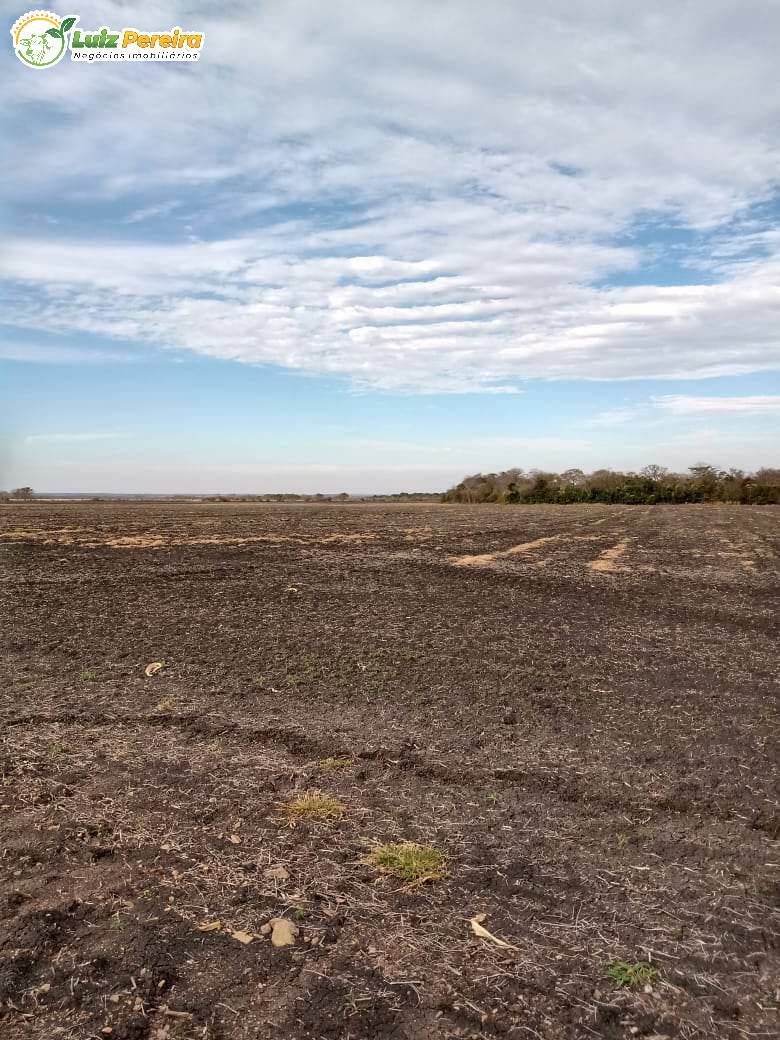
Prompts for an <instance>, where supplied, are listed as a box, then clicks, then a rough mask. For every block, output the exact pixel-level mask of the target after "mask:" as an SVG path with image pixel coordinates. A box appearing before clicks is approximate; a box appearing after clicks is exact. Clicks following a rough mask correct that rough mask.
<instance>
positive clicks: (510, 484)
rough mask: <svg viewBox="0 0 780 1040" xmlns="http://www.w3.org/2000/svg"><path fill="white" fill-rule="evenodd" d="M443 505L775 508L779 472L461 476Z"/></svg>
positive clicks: (655, 469)
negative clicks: (720, 504) (738, 505)
mask: <svg viewBox="0 0 780 1040" xmlns="http://www.w3.org/2000/svg"><path fill="white" fill-rule="evenodd" d="M442 501H444V502H507V503H510V504H515V503H533V502H547V503H551V504H558V505H566V504H568V503H575V502H583V503H584V502H600V503H616V504H617V503H621V504H625V505H653V504H656V503H664V502H666V503H683V502H741V503H743V504H746V505H777V504H780V469H769V468H763V469H758V470H756V472H755V473H752V474H746V473H744V472H743V471H742V470H738V469H730V470H728V471H724V470H718V469H716V468H715V467H714V466H710V465H707V464H706V463H698V464H697V465H695V466H691V467H690V469H689V470H688V472H687V473H684V474H681V473H670V472H669V471H668V470H667V469H665V468H664V467H663V466H654V465H653V466H645V467H644V469H642V470H640V471H639V473H633V472H632V473H620V472H616V471H615V470H609V469H598V470H595V471H594V472H593V473H583V471H582V470H580V469H567V470H565V471H564V472H563V473H546V472H544V471H542V470H530V471H529V472H525V471H524V470H522V469H508V470H504V471H503V472H502V473H487V474H485V473H476V474H474V475H473V476H469V477H464V478H463V480H462V481H461V482H460V483H459V484H457V485H456V486H455V487H453V488H450V490H449V491H446V492H445V493H444V495H443V496H442Z"/></svg>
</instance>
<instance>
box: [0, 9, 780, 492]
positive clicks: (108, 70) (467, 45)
mask: <svg viewBox="0 0 780 1040" xmlns="http://www.w3.org/2000/svg"><path fill="white" fill-rule="evenodd" d="M59 2H60V0H58V4H59ZM0 8H1V9H2V12H3V14H4V20H5V22H6V23H7V29H10V27H11V25H12V24H13V22H14V21H15V20H16V19H17V18H18V17H19V16H20V15H21V14H23V13H24V12H23V9H22V8H21V7H18V8H16V7H11V6H10V5H9V4H8V3H7V0H0ZM55 13H57V14H58V15H59V16H60V17H63V18H64V17H66V16H68V15H77V16H78V19H79V21H78V23H77V26H80V27H81V28H82V31H84V30H86V31H89V30H90V29H93V28H94V29H97V28H100V27H102V26H108V27H109V28H111V29H113V30H119V29H121V28H124V27H125V26H132V27H134V28H137V29H139V30H140V31H148V32H150V33H151V32H166V31H169V30H170V29H172V28H173V27H174V26H179V27H181V28H183V29H188V30H189V31H192V32H203V33H205V41H204V45H203V50H202V54H201V58H200V61H199V62H197V63H189V64H186V65H185V64H181V63H176V64H171V63H168V64H163V63H160V64H157V65H151V66H150V65H149V64H148V63H147V64H145V65H143V66H140V67H132V68H131V67H126V66H122V67H119V66H118V65H117V64H115V63H113V64H109V63H105V64H101V63H98V62H95V63H89V64H87V63H71V62H70V61H69V60H67V59H66V60H64V61H62V62H60V64H58V65H56V66H54V67H52V68H50V69H44V70H31V69H29V68H27V67H25V66H23V65H22V64H21V63H20V62H19V61H18V60H17V58H16V57H15V55H14V53H13V48H12V46H11V37H10V35H6V40H5V42H4V44H3V45H2V46H3V47H4V49H3V51H2V57H1V58H0V96H2V97H3V99H4V103H3V105H2V111H1V112H0V121H1V122H2V127H0V130H1V131H2V138H0V139H2V141H3V149H2V177H1V178H0V488H1V487H13V486H18V485H23V484H25V485H32V486H33V487H34V488H35V489H36V490H41V491H69V492H77V491H92V492H121V491H126V492H155V493H164V492H198V493H208V492H230V491H233V492H278V491H291V492H340V491H347V492H350V493H374V492H395V491H401V490H409V491H422V490H441V489H443V488H446V487H448V486H451V485H452V484H454V483H456V482H457V481H458V480H459V479H460V478H461V477H462V476H463V475H465V474H466V473H473V472H476V471H484V472H492V471H496V470H500V469H504V468H508V467H510V466H522V467H524V468H526V469H530V468H534V467H538V468H541V469H553V470H555V469H566V468H569V467H572V466H578V467H581V468H583V469H586V470H589V469H594V468H600V467H612V468H616V469H635V468H639V467H641V466H643V465H645V464H646V463H659V464H662V465H667V466H669V467H671V468H673V469H684V468H685V467H687V466H689V465H691V464H694V463H697V462H701V461H705V462H710V463H713V464H715V465H717V466H721V467H724V468H727V467H731V466H734V467H738V468H743V469H748V470H752V469H755V468H757V467H759V466H765V465H778V463H779V462H780V458H779V456H780V453H779V452H778V445H779V444H780V81H779V78H778V71H777V53H778V41H780V4H779V3H777V2H776V0H741V2H740V3H738V4H737V3H734V0H674V2H671V0H655V2H654V3H652V4H648V5H642V6H640V5H635V4H626V3H625V0H590V2H589V3H587V4H583V3H581V2H578V0H545V3H544V4H539V3H537V2H536V0H534V2H531V0H513V2H512V3H509V2H507V0H500V2H494V0H483V2H481V3H480V4H475V3H474V2H473V0H446V2H444V0H414V2H411V0H393V2H392V3H387V2H385V0H361V2H358V0H330V2H328V3H322V2H321V0H319V2H309V0H268V2H257V0H255V2H253V3H240V2H239V3H234V4H231V5H225V6H224V8H223V7H222V5H216V4H205V3H204V4H198V3H173V4H168V5H166V4H159V3H154V4H145V3H118V2H107V3H97V4H81V3H77V4H75V5H74V8H73V9H71V8H68V9H67V10H65V9H64V8H62V9H61V8H59V7H57V9H56V12H55Z"/></svg>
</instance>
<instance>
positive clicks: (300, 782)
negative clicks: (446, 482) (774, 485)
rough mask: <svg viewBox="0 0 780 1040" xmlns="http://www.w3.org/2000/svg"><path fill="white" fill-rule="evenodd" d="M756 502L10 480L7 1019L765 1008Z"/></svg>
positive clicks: (113, 1039)
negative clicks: (77, 497)
mask: <svg viewBox="0 0 780 1040" xmlns="http://www.w3.org/2000/svg"><path fill="white" fill-rule="evenodd" d="M779 518H780V512H779V511H778V509H777V508H772V507H763V508H762V507H739V506H734V507H731V506H714V505H712V506H677V507H665V506H654V507H628V506H611V507H609V506H605V507H600V506H567V507H560V506H526V507H521V506H515V507H511V506H509V507H508V506H448V505H438V504H437V505H347V506H340V505H328V506H312V505H258V504H240V503H226V504H195V503H175V504H165V503H156V502H155V503H122V504H107V503H103V504H100V503H95V504H90V503H83V502H78V503H67V502H65V503H63V502H57V503H48V504H44V503H30V504H18V505H6V506H0V594H1V595H2V630H1V632H0V638H1V639H2V658H1V660H0V678H1V679H2V682H1V683H0V693H1V696H0V733H1V735H2V748H1V751H2V763H1V764H2V770H1V772H0V777H1V779H2V791H0V803H2V805H0V827H1V828H2V835H1V838H2V840H1V841H0V919H1V920H2V927H1V928H0V1037H2V1040H17V1038H24V1040H55V1038H56V1040H59V1038H64V1040H87V1038H106V1040H196V1038H197V1040H204V1038H205V1040H239V1038H240V1040H250V1038H251V1040H259V1038H266V1037H269V1038H270V1037H274V1038H277V1040H323V1038H324V1040H369V1038H372V1040H374V1038H392V1040H445V1038H456V1037H457V1038H493V1037H506V1038H511V1040H520V1038H528V1037H531V1038H533V1037H537V1038H543V1040H557V1038H562V1037H565V1038H583V1040H584V1038H587V1037H593V1036H596V1037H606V1038H613V1040H616V1038H624V1037H625V1038H630V1037H635V1036H639V1037H648V1038H649V1037H652V1038H655V1040H661V1038H663V1037H669V1038H672V1037H683V1038H689V1040H695V1038H697V1037H711V1038H715V1037H718V1038H729V1040H742V1038H753V1037H756V1038H768V1037H770V1036H773V1035H776V1030H777V1028H778V1016H779V1015H780V1011H778V1004H779V1003H780V993H779V992H778V975H779V973H780V972H779V969H780V958H779V957H778V949H777V935H778V929H777V927H776V926H777V917H776V916H775V909H776V906H777V896H778V888H777V876H778V865H779V864H780V847H779V846H778V841H777V839H778V838H779V837H780V815H779V814H778V804H777V800H776V799H777V790H776V780H777V744H776V734H777V732H778V726H777V722H778V717H777V711H776V706H777V699H776V698H777V682H776V677H777V641H776V629H777V607H778V595H777V593H778V544H779V541H780V540H779V539H778V526H779V525H778V519H779ZM151 662H162V663H163V665H164V667H163V668H162V669H161V670H159V671H158V672H157V673H156V674H154V675H151V676H149V677H147V676H146V675H145V674H144V669H145V666H146V665H148V664H149V663H151ZM311 791H315V792H322V793H323V794H324V795H326V796H327V797H328V799H329V801H327V802H324V803H322V804H323V805H326V806H330V809H329V810H328V811H327V813H326V812H325V810H323V813H324V815H323V817H322V818H319V817H317V816H310V815H307V811H308V809H307V805H308V803H304V805H303V807H301V806H298V809H300V810H301V811H300V812H296V810H295V808H294V807H291V806H292V803H294V800H295V799H297V798H298V797H300V796H302V795H305V794H306V793H307V792H311ZM398 842H413V843H418V844H423V845H425V846H429V847H430V848H432V849H434V850H436V851H438V852H439V853H441V854H442V855H443V857H444V864H443V869H441V870H438V869H436V868H432V867H430V865H429V866H427V867H426V870H427V871H428V873H427V874H426V873H423V876H422V877H421V878H419V879H418V880H416V881H415V880H411V881H410V880H409V879H406V880H401V879H397V878H394V877H392V876H391V875H388V874H386V873H383V872H382V870H381V868H380V866H379V865H377V862H376V860H377V858H378V857H377V856H376V852H377V848H378V847H379V846H381V845H386V844H392V843H398ZM372 854H374V855H373V859H374V860H375V861H372ZM432 862H433V861H432ZM440 866H441V864H440ZM439 875H441V876H439ZM476 915H484V918H480V919H479V920H478V925H480V926H481V927H482V928H484V929H487V930H488V932H489V933H490V934H492V935H493V936H495V937H497V938H498V939H500V940H502V941H503V942H504V943H505V944H506V945H499V944H497V943H495V942H494V941H492V940H491V939H490V938H485V937H480V936H478V935H476V934H475V932H474V929H473V926H472V924H471V923H470V922H471V919H473V918H475V917H476ZM280 918H284V919H286V920H289V921H290V922H291V923H292V924H293V926H294V927H293V931H295V930H297V934H295V935H293V936H292V938H293V940H294V941H293V943H292V944H291V945H289V946H274V945H273V944H272V942H271V941H270V938H269V935H268V927H267V926H268V924H269V922H270V921H272V920H275V919H280ZM477 930H478V929H477ZM234 935H237V936H238V937H234ZM242 940H245V941H242ZM615 962H626V965H623V966H621V965H616V963H615ZM640 962H647V963H648V964H649V965H650V966H651V967H650V968H647V967H640V968H638V969H636V970H634V971H630V970H629V968H630V967H631V966H634V965H636V964H639V963H640ZM627 972H628V974H626V973H627ZM619 982H625V983H627V984H626V985H623V986H621V985H619Z"/></svg>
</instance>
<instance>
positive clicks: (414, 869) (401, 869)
mask: <svg viewBox="0 0 780 1040" xmlns="http://www.w3.org/2000/svg"><path fill="white" fill-rule="evenodd" d="M366 862H367V863H370V864H371V865H372V866H374V867H377V868H378V869H379V870H381V871H382V873H383V874H391V875H392V876H393V877H397V878H400V879H401V880H402V881H417V882H422V881H441V879H442V878H443V877H444V876H445V875H446V873H447V860H446V857H445V856H444V854H443V853H442V852H439V850H438V849H434V848H432V847H431V846H430V845H417V844H415V842H411V841H403V842H396V843H394V844H390V845H378V846H377V848H375V849H374V851H373V852H372V853H371V854H370V855H369V856H367V857H366Z"/></svg>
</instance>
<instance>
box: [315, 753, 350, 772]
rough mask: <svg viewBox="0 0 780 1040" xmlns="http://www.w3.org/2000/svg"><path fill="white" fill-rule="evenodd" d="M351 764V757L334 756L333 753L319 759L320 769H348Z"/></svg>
mask: <svg viewBox="0 0 780 1040" xmlns="http://www.w3.org/2000/svg"><path fill="white" fill-rule="evenodd" d="M351 765H353V761H352V759H351V758H334V756H333V755H328V757H327V758H321V759H320V769H349V767H350V766H351Z"/></svg>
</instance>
